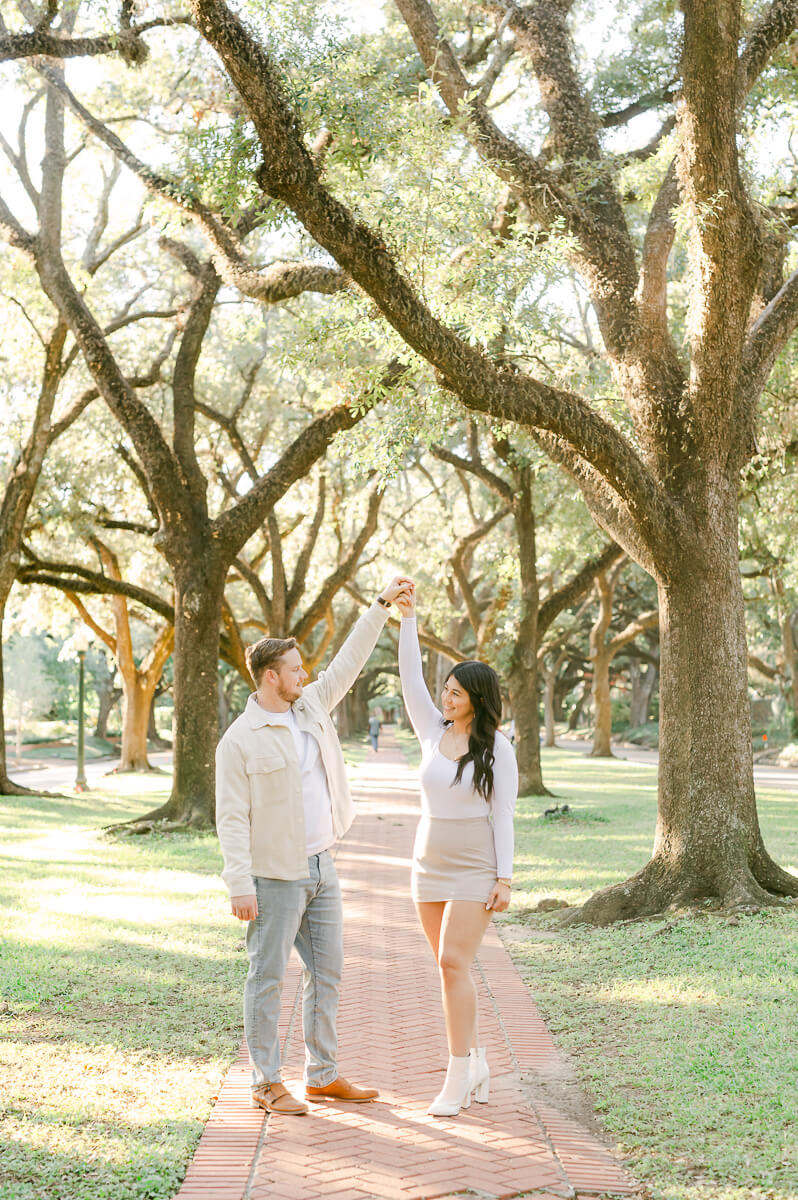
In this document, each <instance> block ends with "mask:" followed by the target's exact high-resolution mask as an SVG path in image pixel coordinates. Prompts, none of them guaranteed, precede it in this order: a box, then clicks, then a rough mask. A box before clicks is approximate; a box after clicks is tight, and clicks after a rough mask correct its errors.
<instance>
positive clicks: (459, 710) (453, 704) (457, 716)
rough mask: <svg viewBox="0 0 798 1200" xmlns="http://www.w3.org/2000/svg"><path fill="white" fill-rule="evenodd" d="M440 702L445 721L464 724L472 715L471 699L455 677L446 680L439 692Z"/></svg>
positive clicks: (451, 676)
mask: <svg viewBox="0 0 798 1200" xmlns="http://www.w3.org/2000/svg"><path fill="white" fill-rule="evenodd" d="M441 700H442V707H443V715H444V717H445V719H446V720H447V721H458V722H462V723H464V724H465V723H466V722H467V721H470V720H471V718H472V717H473V715H474V706H473V704H472V703H471V697H470V696H469V694H468V692H467V691H466V690H465V688H464V687H463V685H462V684H461V683H458V681H457V676H456V675H450V676H449V678H448V679H447V680H446V683H445V684H444V685H443V691H442V692H441Z"/></svg>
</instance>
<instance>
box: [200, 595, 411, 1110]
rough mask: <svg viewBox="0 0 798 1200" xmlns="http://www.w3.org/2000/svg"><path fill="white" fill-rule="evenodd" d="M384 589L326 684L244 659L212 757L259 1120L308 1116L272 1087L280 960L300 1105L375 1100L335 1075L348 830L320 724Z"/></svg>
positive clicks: (256, 657)
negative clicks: (296, 1000)
mask: <svg viewBox="0 0 798 1200" xmlns="http://www.w3.org/2000/svg"><path fill="white" fill-rule="evenodd" d="M407 586H409V581H407V580H403V579H399V578H397V579H394V580H392V582H391V583H389V584H388V586H387V587H386V588H383V591H382V593H381V594H380V595H379V596H378V597H377V599H376V600H375V602H374V604H372V606H371V608H369V609H368V610H367V612H365V613H364V614H363V616H362V617H361V618H360V620H359V621H358V622H357V624H356V625H355V627H354V629H353V630H352V632H351V633H350V635H349V637H348V638H347V640H346V641H345V642H344V644H343V646H342V647H341V649H340V650H339V651H338V653H337V654H336V656H335V658H334V659H333V661H332V662H331V663H330V666H329V667H328V668H327V670H326V671H322V672H321V674H320V675H319V677H318V679H317V680H316V681H315V683H311V684H309V686H308V687H306V688H304V689H303V684H304V681H305V680H306V679H307V673H306V671H305V669H304V667H303V666H302V658H301V655H300V653H299V650H298V649H297V645H296V641H295V640H294V638H263V639H262V640H261V641H259V642H256V643H255V644H254V645H253V646H250V647H249V648H248V650H247V665H248V666H249V670H250V674H251V675H252V678H253V680H254V682H255V687H256V688H257V691H255V692H254V693H253V694H252V695H251V696H250V697H249V699H248V701H247V706H246V709H245V710H244V712H243V713H242V714H241V716H240V717H238V718H237V719H236V720H235V721H234V722H233V724H232V725H231V726H230V728H229V729H228V730H227V732H226V733H225V734H224V736H223V737H222V739H221V741H220V742H219V746H218V748H217V752H216V764H217V792H216V829H217V832H218V834H219V841H220V843H221V847H222V854H223V856H224V870H223V872H222V877H223V879H224V881H225V883H226V884H227V887H228V890H229V892H230V903H231V908H232V911H233V914H234V916H236V917H238V918H239V920H241V921H247V922H248V925H247V953H248V955H249V974H248V975H247V980H246V984H245V987H244V1032H245V1035H246V1039H247V1046H248V1048H249V1054H250V1058H251V1060H252V1096H253V1101H254V1102H255V1104H257V1105H260V1106H261V1107H262V1108H265V1109H266V1110H267V1111H268V1112H272V1113H283V1114H293V1115H297V1116H300V1115H303V1114H305V1113H306V1112H307V1111H308V1107H307V1105H306V1104H304V1103H303V1102H302V1101H301V1100H298V1099H296V1098H295V1097H294V1096H292V1095H291V1093H290V1092H289V1091H288V1089H287V1088H286V1087H285V1085H284V1084H283V1083H282V1079H281V1074H280V1071H281V1063H280V1043H279V1039H278V1032H277V1023H278V1019H279V1016H280V993H281V990H282V984H283V976H284V975H285V969H286V966H287V964H288V957H289V955H290V953H291V947H292V946H295V947H296V949H297V951H298V953H299V956H300V958H301V959H302V963H303V967H304V972H303V975H304V992H303V997H302V1018H303V1029H304V1036H305V1097H306V1099H308V1100H318V1101H321V1100H328V1099H334V1100H349V1101H353V1102H355V1103H363V1102H364V1101H368V1100H373V1099H375V1098H376V1096H377V1095H378V1093H377V1090H376V1089H375V1088H362V1087H357V1086H355V1084H353V1083H350V1082H349V1081H348V1080H346V1079H344V1078H343V1076H341V1075H339V1073H338V1063H337V1053H338V1039H337V1032H336V1018H337V1013H338V991H339V985H340V981H341V971H342V967H343V931H342V910H341V890H340V887H339V884H338V876H337V875H336V871H335V865H334V863H333V860H332V858H331V856H330V847H331V846H332V845H333V844H334V843H335V841H336V840H337V839H338V838H341V837H343V835H344V834H345V833H346V831H347V829H348V828H349V826H350V825H351V824H352V820H353V818H354V806H353V804H352V799H351V796H350V794H349V786H348V783H347V776H346V767H345V765H344V758H343V754H342V752H341V746H340V743H339V741H338V737H337V735H336V732H335V728H334V726H333V723H332V719H331V717H330V713H331V712H332V710H333V709H334V708H335V706H336V705H337V704H338V703H339V701H340V700H342V699H343V697H344V696H345V695H346V693H347V692H348V691H349V689H350V688H351V686H352V684H353V683H354V682H355V680H356V679H357V677H358V675H359V674H360V671H361V668H362V667H363V665H364V663H365V662H366V660H367V658H368V657H369V655H370V654H371V652H372V650H373V649H374V645H375V643H376V641H377V638H378V637H379V635H380V633H381V632H382V628H383V625H384V624H385V621H386V619H387V616H388V610H389V609H390V607H391V603H392V602H393V601H394V600H396V598H397V596H398V595H399V594H400V592H401V591H402V588H403V587H407Z"/></svg>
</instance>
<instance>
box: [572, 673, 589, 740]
mask: <svg viewBox="0 0 798 1200" xmlns="http://www.w3.org/2000/svg"><path fill="white" fill-rule="evenodd" d="M590 689H591V685H590V682H589V681H588V680H585V682H584V684H583V685H582V691H581V692H580V693H579V699H578V700H577V702H576V704H575V705H574V706H573V708H572V709H571V711H570V712H569V714H568V732H569V733H574V732H575V731H576V729H577V728H578V726H579V720H580V718H581V716H582V712H583V710H584V707H585V705H586V704H587V702H588V699H589V697H590Z"/></svg>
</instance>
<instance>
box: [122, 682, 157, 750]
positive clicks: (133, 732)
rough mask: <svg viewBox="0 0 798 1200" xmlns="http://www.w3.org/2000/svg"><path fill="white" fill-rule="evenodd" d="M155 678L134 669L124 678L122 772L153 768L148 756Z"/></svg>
mask: <svg viewBox="0 0 798 1200" xmlns="http://www.w3.org/2000/svg"><path fill="white" fill-rule="evenodd" d="M156 683H157V680H156V681H148V680H146V679H143V678H142V676H141V674H140V673H139V672H137V671H134V672H133V674H132V676H131V677H130V678H129V679H128V678H124V679H123V684H124V687H123V693H122V757H121V761H120V763H119V767H118V768H117V769H118V770H119V771H151V770H152V767H151V766H150V762H149V759H148V758H147V733H148V732H149V726H150V709H151V707H152V698H153V695H154V694H155V686H156Z"/></svg>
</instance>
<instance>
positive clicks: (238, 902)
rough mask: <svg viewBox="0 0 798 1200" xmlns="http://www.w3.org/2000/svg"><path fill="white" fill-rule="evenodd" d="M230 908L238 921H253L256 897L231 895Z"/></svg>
mask: <svg viewBox="0 0 798 1200" xmlns="http://www.w3.org/2000/svg"><path fill="white" fill-rule="evenodd" d="M230 909H231V911H232V914H233V916H234V917H238V919H239V921H254V920H255V918H256V917H257V915H258V898H257V896H255V895H252V896H231V897H230Z"/></svg>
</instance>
